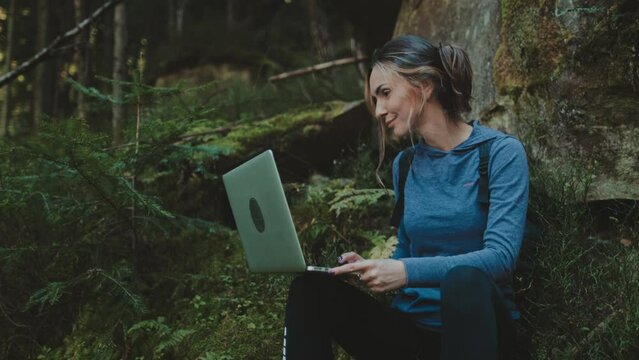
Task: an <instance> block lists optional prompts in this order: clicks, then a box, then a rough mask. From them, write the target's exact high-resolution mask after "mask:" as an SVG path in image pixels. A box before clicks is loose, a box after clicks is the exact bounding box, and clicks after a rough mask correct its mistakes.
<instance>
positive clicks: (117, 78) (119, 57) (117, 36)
mask: <svg viewBox="0 0 639 360" xmlns="http://www.w3.org/2000/svg"><path fill="white" fill-rule="evenodd" d="M124 5H125V3H124V2H122V3H119V4H118V5H117V6H116V7H115V14H114V17H113V39H114V41H113V98H114V99H115V100H116V103H114V104H113V122H112V125H113V144H114V145H119V144H121V143H122V136H123V134H122V130H123V125H124V105H123V104H122V100H123V99H124V92H123V90H122V84H121V82H122V81H124V77H125V71H126V63H125V49H126V8H125V7H124Z"/></svg>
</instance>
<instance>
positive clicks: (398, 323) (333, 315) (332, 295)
mask: <svg viewBox="0 0 639 360" xmlns="http://www.w3.org/2000/svg"><path fill="white" fill-rule="evenodd" d="M291 300H292V301H293V302H297V303H298V304H295V303H293V304H291ZM302 302H303V303H304V304H300V303H302ZM296 307H297V308H298V309H300V310H301V311H303V312H307V313H308V312H315V314H306V315H303V316H301V317H299V319H306V320H309V321H308V322H307V324H298V325H296V326H294V327H293V328H292V329H290V331H289V335H288V336H289V339H290V340H291V341H294V338H295V335H294V334H293V333H292V331H293V330H294V328H295V327H299V326H316V327H317V329H316V330H317V331H318V332H322V333H328V334H330V338H331V339H333V340H336V341H337V343H338V344H339V345H340V346H342V348H344V349H345V350H346V351H347V352H348V353H349V354H350V355H352V356H353V357H354V358H356V359H404V358H405V359H415V358H416V357H417V355H418V354H421V355H420V357H419V358H420V359H437V358H438V354H439V347H440V336H439V333H437V332H434V331H429V330H426V329H423V328H420V327H418V326H417V325H416V324H415V323H414V322H413V321H412V320H411V319H409V318H408V317H407V316H406V315H405V314H403V313H401V312H399V311H397V310H395V309H391V308H390V307H388V306H387V305H385V304H382V303H380V302H379V301H377V300H376V299H374V298H373V297H371V296H370V295H368V294H367V293H364V292H363V291H361V290H359V289H357V288H356V287H354V286H353V285H351V284H348V283H346V282H344V281H342V280H340V279H336V278H331V277H329V276H327V275H325V274H305V275H302V276H300V277H298V278H297V279H295V280H294V281H293V284H292V285H291V294H290V297H289V309H287V326H290V325H291V324H290V323H291V321H294V320H293V319H294V317H295V318H297V317H298V316H299V314H296V315H294V314H293V313H294V312H295V308H296ZM289 310H292V311H291V312H289ZM312 332H313V331H310V332H307V334H311V333H312ZM320 336H321V335H320ZM298 340H302V341H303V339H298ZM427 354H430V355H432V357H431V356H427Z"/></svg>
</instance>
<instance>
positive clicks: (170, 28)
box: [166, 0, 176, 39]
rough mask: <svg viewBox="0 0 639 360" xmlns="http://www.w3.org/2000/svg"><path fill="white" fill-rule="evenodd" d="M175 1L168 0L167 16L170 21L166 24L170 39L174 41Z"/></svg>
mask: <svg viewBox="0 0 639 360" xmlns="http://www.w3.org/2000/svg"><path fill="white" fill-rule="evenodd" d="M175 1H176V0H167V2H168V4H169V6H168V14H167V15H168V17H167V18H168V21H167V22H166V25H167V32H168V35H169V36H168V38H169V39H173V38H174V37H175V12H176V11H175V8H176V7H175Z"/></svg>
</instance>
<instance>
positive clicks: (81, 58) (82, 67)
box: [73, 0, 89, 120]
mask: <svg viewBox="0 0 639 360" xmlns="http://www.w3.org/2000/svg"><path fill="white" fill-rule="evenodd" d="M73 5H74V7H75V22H76V25H77V24H79V23H80V22H81V21H82V20H84V17H85V16H86V14H85V13H86V0H73ZM76 41H77V43H78V46H77V47H76V49H75V54H74V56H73V62H74V63H75V66H76V68H77V74H78V75H77V76H78V82H79V83H80V84H82V85H83V86H87V85H89V84H88V83H87V80H88V70H89V69H88V61H87V60H88V57H87V54H88V51H87V49H88V46H89V31H88V29H84V30H82V31H80V33H79V34H78V36H77V38H76ZM77 96H78V97H77V106H78V116H79V117H80V119H83V120H86V118H87V116H86V115H87V114H86V105H85V98H84V94H83V93H82V92H80V91H78V92H77Z"/></svg>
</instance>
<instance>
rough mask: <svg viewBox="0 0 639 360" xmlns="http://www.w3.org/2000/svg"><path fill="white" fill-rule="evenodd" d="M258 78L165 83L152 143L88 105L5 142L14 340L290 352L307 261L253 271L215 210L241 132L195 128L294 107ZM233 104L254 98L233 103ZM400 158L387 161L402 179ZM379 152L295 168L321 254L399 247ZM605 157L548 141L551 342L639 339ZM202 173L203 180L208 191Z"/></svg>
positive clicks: (598, 346)
mask: <svg viewBox="0 0 639 360" xmlns="http://www.w3.org/2000/svg"><path fill="white" fill-rule="evenodd" d="M234 86H239V88H238V90H237V91H236V92H235V93H233V94H230V93H227V91H228V89H229V87H234ZM242 91H245V93H241V92H242ZM251 91H254V90H251V89H246V88H243V87H241V86H240V85H237V84H230V85H224V84H219V83H218V84H211V85H207V86H204V87H201V88H198V89H194V90H186V89H180V88H179V87H176V88H175V89H172V90H170V91H168V90H166V89H165V90H162V91H161V92H160V93H156V94H153V92H152V91H151V90H149V92H148V93H144V95H143V98H144V103H145V106H144V107H143V112H142V113H141V118H142V119H143V122H142V124H141V125H142V127H141V138H140V143H139V147H138V150H137V151H136V150H135V148H136V146H135V145H136V144H135V143H131V144H124V146H119V147H112V146H111V145H110V144H109V139H108V138H107V137H104V136H99V135H95V134H92V133H91V132H89V131H88V130H87V129H86V128H85V127H84V126H82V125H81V124H79V123H78V122H77V121H73V120H72V121H68V122H63V123H59V124H50V125H45V126H44V127H43V128H42V129H41V131H40V133H39V135H38V136H37V137H34V138H28V139H13V140H11V139H10V140H7V141H3V142H1V143H0V193H1V194H2V196H1V197H0V240H1V243H0V270H1V273H0V290H1V291H0V339H2V340H0V358H11V359H14V358H15V359H20V358H32V359H34V358H40V359H85V358H90V359H120V358H126V359H217V360H222V359H224V360H229V359H280V358H281V346H282V331H283V323H284V306H285V303H286V296H287V291H288V284H289V282H290V280H291V278H292V276H290V275H263V274H251V273H249V272H248V270H247V268H246V266H245V260H244V257H243V252H242V249H241V246H240V242H239V239H238V237H237V233H236V232H234V231H232V230H230V229H229V228H228V227H227V226H225V225H224V223H225V216H223V214H220V213H217V212H216V211H219V209H221V208H222V207H218V206H219V203H220V202H221V201H222V200H223V199H221V198H214V197H206V196H204V195H202V194H205V193H206V192H207V191H210V189H209V188H211V187H220V186H221V182H220V177H219V175H220V174H218V173H217V172H216V168H215V164H216V163H215V161H213V160H212V159H214V158H216V156H214V154H221V153H223V152H224V149H223V148H215V146H214V143H213V147H209V148H208V149H207V150H206V151H204V150H203V149H200V148H196V147H194V146H192V144H191V143H190V142H189V141H184V140H185V139H184V137H185V136H192V135H193V134H194V133H197V132H198V131H202V130H203V129H209V130H210V129H214V130H215V129H216V128H224V127H228V126H234V124H236V123H237V122H243V123H251V122H256V121H260V120H262V119H263V118H264V117H268V116H269V115H272V113H270V112H271V111H272V112H273V113H276V112H277V111H280V110H279V109H277V108H269V107H268V106H267V105H268V104H267V103H268V101H265V102H264V108H263V110H260V109H261V108H260V105H259V104H253V103H250V99H251V97H250V96H248V95H247V94H251ZM260 91H261V90H260ZM264 91H265V92H268V91H271V90H264ZM277 91H281V90H277ZM242 94H244V95H242ZM302 97H304V95H302ZM306 100H308V99H306ZM306 100H304V101H306ZM244 102H249V103H248V105H246V104H244ZM229 104H231V105H229ZM233 104H235V105H233ZM152 105H153V106H152ZM298 105H300V104H298ZM301 105H304V104H301ZM228 106H231V107H233V106H236V107H237V109H238V111H243V109H248V110H247V111H246V112H243V113H242V114H244V115H242V114H239V115H238V114H234V115H233V117H234V118H235V119H228V117H225V115H228V114H233V113H232V111H230V110H229V108H227V107H228ZM220 109H223V110H220ZM273 109H275V110H273ZM209 130H207V131H209ZM198 136H199V135H198ZM128 137H129V138H130V139H133V132H132V129H129V132H128ZM536 154H537V153H535V154H533V155H536ZM196 155H197V156H196ZM391 160H392V154H387V156H386V162H385V165H384V166H383V167H382V174H381V175H382V178H383V179H384V182H385V184H386V185H387V187H389V188H390V187H391V185H392V182H391V181H390V166H389V165H390V161H391ZM376 165H377V150H376V146H375V145H374V144H368V143H362V144H359V145H354V148H353V149H351V151H350V152H347V153H345V156H344V158H343V159H341V160H339V161H337V162H336V163H335V171H334V173H333V174H329V176H330V177H326V176H325V175H320V174H317V175H314V176H312V177H311V178H310V179H309V180H308V182H304V183H291V184H286V185H285V191H286V194H287V197H288V199H289V202H290V205H291V210H292V213H293V219H294V221H295V225H296V229H297V231H298V234H299V238H300V242H301V245H302V249H303V251H304V254H305V257H306V260H307V261H308V262H309V263H313V264H317V265H323V266H332V265H334V264H335V263H336V257H337V256H338V255H339V254H341V253H342V252H344V251H348V250H355V251H358V252H360V253H362V254H364V255H366V256H370V257H387V256H388V254H389V253H390V252H391V251H392V249H393V247H394V244H395V241H396V239H395V237H394V234H393V232H392V231H391V229H390V227H389V226H388V217H389V214H390V212H391V205H392V196H391V194H390V192H389V190H388V189H383V188H380V187H379V185H378V184H377V182H376V180H375V175H374V172H375V167H376ZM595 171H596V169H593V168H592V167H590V166H589V165H588V164H587V163H586V164H584V163H583V162H579V161H577V159H565V161H564V162H558V163H548V162H543V161H539V159H538V158H535V156H531V190H532V191H531V197H530V200H531V203H530V207H529V212H530V214H531V218H532V219H533V220H534V221H536V222H537V224H538V225H540V226H541V227H542V228H543V229H544V232H543V236H542V238H541V239H540V240H538V241H537V242H535V243H533V244H530V246H529V247H527V248H526V249H524V252H523V254H522V256H521V258H520V263H519V269H518V271H517V273H516V292H517V295H516V296H517V301H518V303H519V305H520V308H521V310H522V320H521V327H522V328H524V330H525V331H524V333H525V335H526V336H527V337H528V338H529V339H530V344H529V345H528V347H526V348H523V351H524V352H526V351H528V352H532V356H531V357H532V358H534V359H582V358H587V359H631V358H633V357H636V355H637V354H638V350H637V349H638V348H639V344H638V342H637V339H639V336H637V334H639V287H637V284H638V283H639V268H638V267H639V265H638V264H639V250H638V248H637V242H638V241H639V237H638V236H637V234H638V231H639V226H638V225H637V221H636V220H634V221H633V220H632V219H630V220H628V219H625V220H624V221H617V222H614V221H612V224H613V225H612V227H613V230H611V231H608V232H606V233H600V232H597V231H595V229H594V228H593V226H591V225H592V224H591V223H592V215H591V214H590V212H589V210H588V207H587V206H586V205H587V201H586V198H587V194H588V191H589V187H590V185H591V184H590V182H591V179H592V174H593V172H595ZM194 178H197V181H194ZM134 179H135V181H133V180H134ZM187 191H192V192H193V193H195V194H198V196H199V197H197V196H196V197H193V198H194V199H196V200H195V203H194V204H190V206H191V207H187V206H185V204H184V203H183V199H184V197H183V196H182V194H183V193H184V192H187ZM191 208H195V209H196V210H197V211H192V212H190V211H183V209H191ZM622 238H623V239H625V240H626V241H625V242H620V239H622ZM338 354H339V358H340V359H347V358H348V357H347V356H346V355H345V354H344V353H343V351H338Z"/></svg>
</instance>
